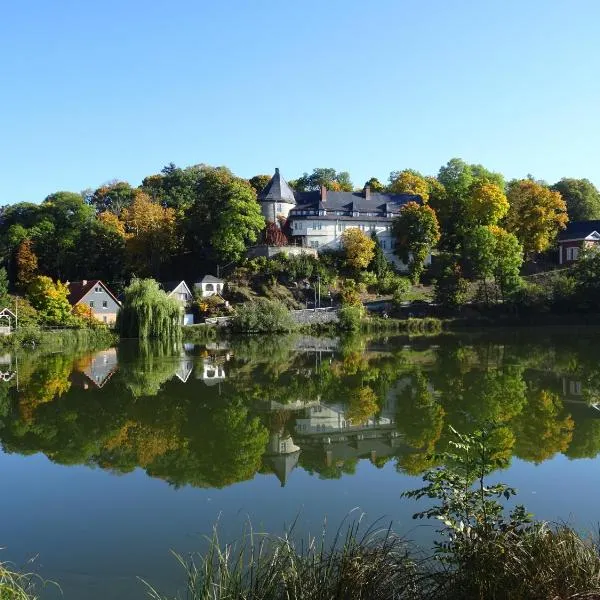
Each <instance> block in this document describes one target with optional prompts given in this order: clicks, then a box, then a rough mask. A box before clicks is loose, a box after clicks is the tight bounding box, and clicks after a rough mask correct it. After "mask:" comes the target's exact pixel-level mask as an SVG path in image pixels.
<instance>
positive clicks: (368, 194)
mask: <svg viewBox="0 0 600 600" xmlns="http://www.w3.org/2000/svg"><path fill="white" fill-rule="evenodd" d="M370 199H371V186H370V185H365V200H370Z"/></svg>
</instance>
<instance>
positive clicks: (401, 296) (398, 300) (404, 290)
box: [392, 277, 410, 308]
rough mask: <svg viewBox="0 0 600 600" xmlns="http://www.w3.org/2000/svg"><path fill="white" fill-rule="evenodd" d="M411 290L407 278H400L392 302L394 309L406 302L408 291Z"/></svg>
mask: <svg viewBox="0 0 600 600" xmlns="http://www.w3.org/2000/svg"><path fill="white" fill-rule="evenodd" d="M409 290H410V281H409V280H408V279H406V278H405V277H398V285H397V287H396V289H395V290H394V296H393V299H392V302H393V304H394V308H398V307H400V306H401V305H402V303H403V302H404V301H405V300H406V297H407V294H408V291H409Z"/></svg>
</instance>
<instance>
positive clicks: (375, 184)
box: [363, 177, 385, 192]
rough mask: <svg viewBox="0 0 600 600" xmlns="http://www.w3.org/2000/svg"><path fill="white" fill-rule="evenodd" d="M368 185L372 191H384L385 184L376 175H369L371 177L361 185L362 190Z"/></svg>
mask: <svg viewBox="0 0 600 600" xmlns="http://www.w3.org/2000/svg"><path fill="white" fill-rule="evenodd" d="M367 187H369V188H370V189H371V191H372V192H384V191H385V185H383V183H381V181H379V179H377V177H371V179H369V180H367V181H365V185H363V191H364V190H365V188H367Z"/></svg>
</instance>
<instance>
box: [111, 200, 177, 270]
mask: <svg viewBox="0 0 600 600" xmlns="http://www.w3.org/2000/svg"><path fill="white" fill-rule="evenodd" d="M122 214H123V223H124V227H125V236H126V238H127V246H126V249H127V255H128V259H129V262H130V264H131V266H132V268H133V269H134V270H135V272H136V273H137V274H138V275H146V274H152V273H154V272H156V270H157V268H158V266H159V265H160V264H161V263H162V261H164V260H165V259H166V258H168V257H169V256H171V255H172V253H173V252H174V251H175V247H176V245H177V238H176V236H175V211H174V210H173V209H172V208H164V207H162V206H161V205H160V204H157V203H155V202H153V201H152V200H151V199H150V197H149V196H148V194H146V193H144V192H141V191H139V190H137V191H136V193H135V199H134V201H133V202H132V204H131V206H130V207H129V208H126V209H124V210H123V213H122Z"/></svg>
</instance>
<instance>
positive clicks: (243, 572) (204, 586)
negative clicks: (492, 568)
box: [146, 519, 417, 600]
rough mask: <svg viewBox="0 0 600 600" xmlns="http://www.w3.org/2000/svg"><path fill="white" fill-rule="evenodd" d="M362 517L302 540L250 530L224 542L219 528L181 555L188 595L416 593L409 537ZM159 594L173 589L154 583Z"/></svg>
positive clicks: (252, 599)
mask: <svg viewBox="0 0 600 600" xmlns="http://www.w3.org/2000/svg"><path fill="white" fill-rule="evenodd" d="M360 529H361V522H360V519H359V520H357V521H355V522H353V523H351V524H350V525H348V526H347V527H346V528H345V529H344V528H342V527H340V529H339V530H338V532H337V534H336V536H335V538H334V540H333V542H332V543H330V544H328V543H326V541H325V537H326V536H325V530H323V532H322V535H321V536H320V538H309V539H308V540H307V541H306V542H300V543H299V544H298V543H296V542H295V540H294V538H293V535H292V532H289V533H287V534H286V535H284V536H282V537H277V536H271V535H264V534H258V533H256V532H253V531H250V532H249V533H248V534H247V535H245V536H244V537H243V538H242V539H241V540H240V541H239V542H238V543H234V544H221V543H220V540H219V537H218V532H217V530H216V529H215V530H214V532H213V536H212V537H211V538H210V539H209V548H208V551H207V552H206V553H205V554H204V555H196V556H193V557H190V558H189V559H187V560H186V559H185V558H184V557H182V556H181V555H176V557H177V560H178V561H179V563H180V564H181V566H182V567H183V569H184V571H185V575H186V579H187V585H186V590H185V597H186V598H187V599H188V600H233V599H236V600H350V599H356V600H370V599H372V600H392V599H397V600H403V599H413V598H417V596H415V590H416V587H417V569H416V565H415V563H414V562H413V560H412V559H411V558H410V556H409V554H408V551H407V547H406V544H405V543H404V542H403V541H402V540H401V539H400V538H399V537H397V536H396V535H395V534H393V533H392V532H391V531H390V530H389V529H385V530H383V531H380V530H376V529H374V528H369V529H368V530H366V531H365V533H364V534H360ZM146 585H147V587H148V593H149V596H150V597H151V598H153V599H154V600H167V598H168V597H167V596H164V595H162V594H161V593H160V592H158V591H157V590H155V589H154V588H152V587H151V586H150V585H149V584H148V583H146Z"/></svg>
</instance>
